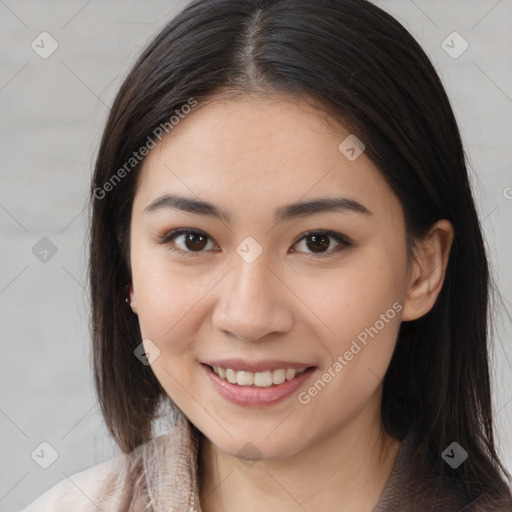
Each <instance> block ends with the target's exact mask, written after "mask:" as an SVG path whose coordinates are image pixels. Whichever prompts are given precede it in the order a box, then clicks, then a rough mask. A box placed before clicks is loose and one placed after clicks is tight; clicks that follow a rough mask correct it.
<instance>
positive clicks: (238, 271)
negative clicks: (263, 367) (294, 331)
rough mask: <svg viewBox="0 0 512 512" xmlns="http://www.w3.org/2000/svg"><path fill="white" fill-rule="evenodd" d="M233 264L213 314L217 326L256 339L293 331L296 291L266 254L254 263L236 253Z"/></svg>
mask: <svg viewBox="0 0 512 512" xmlns="http://www.w3.org/2000/svg"><path fill="white" fill-rule="evenodd" d="M233 267H234V268H232V270H231V271H230V272H229V274H228V276H226V279H224V280H223V283H222V288H221V291H220V293H221V297H220V299H219V301H218V302H217V304H216V307H215V310H214V312H213V316H212V322H213V325H214V327H215V328H217V329H218V330H220V331H223V332H224V333H227V334H229V335H231V336H232V337H235V338H238V339H240V340H243V341H252V342H259V341H264V339H265V336H267V335H268V334H271V333H274V334H275V333H285V332H287V331H289V330H290V329H291V328H292V325H293V312H292V309H291V301H292V297H291V296H292V294H291V292H290V291H289V290H288V289H287V287H286V286H285V285H284V284H283V283H282V281H281V280H280V279H279V278H278V277H277V275H276V272H275V271H273V270H272V269H271V268H270V267H269V266H268V262H267V260H266V259H265V258H264V257H263V255H262V256H260V257H259V258H258V259H256V261H254V262H252V263H247V262H246V261H244V260H243V259H242V258H239V257H238V256H235V258H234V265H233Z"/></svg>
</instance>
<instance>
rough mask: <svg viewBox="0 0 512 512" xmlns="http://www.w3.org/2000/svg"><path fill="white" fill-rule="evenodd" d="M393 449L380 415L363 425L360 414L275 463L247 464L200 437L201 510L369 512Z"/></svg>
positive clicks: (395, 446) (394, 452)
mask: <svg viewBox="0 0 512 512" xmlns="http://www.w3.org/2000/svg"><path fill="white" fill-rule="evenodd" d="M399 448H400V442H399V441H398V440H396V439H394V438H392V437H390V436H389V435H388V434H387V433H386V432H385V431H384V428H383V426H382V423H381V420H380V415H378V418H377V419H375V421H372V422H368V418H365V417H364V415H363V414H361V415H360V416H359V417H358V418H355V419H354V420H352V421H351V422H350V424H348V425H346V426H344V427H343V428H342V429H340V430H339V431H337V432H335V433H334V434H333V435H331V436H329V437H326V438H324V439H322V440H320V441H319V442H316V443H314V444H311V445H310V446H309V447H308V448H307V449H305V450H303V451H301V452H300V453H297V454H294V455H293V456H290V457H285V458H281V459H278V460H275V459H274V460H265V459H262V460H258V461H255V462H251V463H248V461H243V460H240V459H239V458H237V457H235V456H233V455H231V454H228V453H226V452H223V451H222V450H220V449H219V448H218V447H217V446H215V445H214V444H213V443H212V442H211V441H210V440H209V439H208V438H206V437H203V438H202V439H201V443H200V447H199V471H198V475H199V496H200V502H201V508H202V510H203V512H220V511H229V510H244V511H247V512H261V510H266V511H273V510H276V511H277V510H279V512H288V511H290V512H291V511H294V512H296V511H297V510H301V509H302V510H339V511H343V512H355V511H357V512H371V510H372V509H373V508H374V506H375V505H376V503H377V502H378V500H379V498H380V496H381V494H382V492H383V490H384V488H385V486H386V483H387V481H388V479H389V476H390V474H391V471H392V468H393V464H394V462H395V459H396V455H397V453H398V450H399ZM262 507H265V508H262Z"/></svg>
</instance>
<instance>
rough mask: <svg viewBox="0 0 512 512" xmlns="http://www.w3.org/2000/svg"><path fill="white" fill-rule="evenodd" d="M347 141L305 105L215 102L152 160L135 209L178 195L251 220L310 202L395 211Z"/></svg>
mask: <svg viewBox="0 0 512 512" xmlns="http://www.w3.org/2000/svg"><path fill="white" fill-rule="evenodd" d="M349 135H350V132H349V131H347V130H346V129H345V128H344V127H343V126H342V125H339V124H335V123H334V122H333V121H331V120H327V119H326V117H325V114H323V113H321V112H320V111H318V110H317V109H315V108H314V107H312V106H311V105H310V104H309V103H307V102H305V101H303V100H296V99H293V98H286V97H282V96H277V97H266V98H261V97H257V98H255V97H250V96H248V97H241V98H237V99H222V98H221V99H216V100H213V101H209V102H207V103H204V104H201V105H199V106H198V107H196V108H195V109H194V110H193V111H192V112H191V113H190V114H188V115H187V116H186V117H184V118H183V119H181V120H180V122H179V124H178V125H176V126H175V127H174V128H173V130H172V131H171V132H170V133H169V134H168V135H167V136H166V137H164V139H163V140H162V141H161V142H159V143H158V144H157V145H156V147H155V148H154V149H152V150H151V151H150V152H149V154H148V156H147V157H146V159H145V161H144V165H143V167H142V170H141V175H140V177H139V183H138V190H137V195H136V202H138V203H140V204H139V206H140V207H141V208H144V207H145V206H147V204H148V203H149V202H151V201H152V200H154V199H155V198H156V197H157V196H158V195H161V194H163V193H166V192H180V193H183V194H187V195H195V196H199V197H201V199H207V200H211V201H212V202H213V203H216V204H218V202H219V201H221V202H222V203H223V204H228V205H230V206H231V207H232V208H233V210H237V212H235V213H240V212H243V213H244V214H249V213H250V212H257V211H260V212H261V210H265V209H267V210H268V211H270V210H271V209H272V210H274V209H275V207H277V206H279V205H280V204H283V203H290V202H296V201H298V200H299V199H301V198H307V197H308V196H311V197H320V196H340V195H342V196H343V197H347V198H349V199H354V200H356V201H358V202H363V204H364V203H366V206H368V204H371V205H372V209H377V210H379V209H389V208H396V207H397V205H398V202H397V199H396V197H394V194H393V192H392V191H391V189H390V187H389V186H388V184H387V182H386V181H385V180H384V178H383V177H382V175H381V173H380V172H379V171H378V170H377V168H376V167H375V166H374V165H373V164H372V162H371V161H370V160H369V159H368V158H367V157H366V155H365V154H364V152H363V153H362V154H361V155H360V156H359V157H358V158H356V159H355V160H352V161H351V160H349V159H348V158H347V157H346V156H345V155H344V153H343V152H342V151H340V149H339V145H340V143H341V142H342V141H344V140H345V139H346V137H347V136H349ZM363 142H364V141H363ZM142 203H144V204H142ZM228 209H229V208H228Z"/></svg>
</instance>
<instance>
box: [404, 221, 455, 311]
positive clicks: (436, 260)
mask: <svg viewBox="0 0 512 512" xmlns="http://www.w3.org/2000/svg"><path fill="white" fill-rule="evenodd" d="M453 237H454V231H453V227H452V224H451V223H450V221H448V220H446V219H442V220H439V221H438V222H436V223H435V224H434V226H433V227H432V228H431V229H430V230H429V232H428V233H427V235H426V236H425V237H424V238H423V239H422V240H420V241H419V242H417V248H416V251H415V257H414V259H413V262H412V268H411V272H410V276H409V282H408V289H407V294H406V299H405V304H404V312H403V315H402V320H403V321H408V320H416V319H417V318H420V317H422V316H423V315H425V314H427V313H428V312H429V311H430V310H431V309H432V307H433V306H434V304H435V302H436V300H437V297H438V295H439V293H440V291H441V288H442V286H443V283H444V279H445V275H446V268H447V266H448V259H449V256H450V250H451V247H452V243H453Z"/></svg>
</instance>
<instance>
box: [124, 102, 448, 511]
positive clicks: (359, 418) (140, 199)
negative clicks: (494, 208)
mask: <svg viewBox="0 0 512 512" xmlns="http://www.w3.org/2000/svg"><path fill="white" fill-rule="evenodd" d="M335 128H336V129H335ZM348 134H349V132H348V131H347V130H345V129H344V128H343V126H336V127H335V126H333V123H332V122H331V123H328V122H327V121H326V119H325V117H324V116H323V115H321V114H320V113H319V112H318V110H315V109H314V108H313V107H312V106H311V105H310V104H308V103H306V102H305V101H304V100H296V99H293V98H289V97H282V96H277V95H276V96H266V97H263V98H262V97H258V98H256V97H251V96H244V97H237V98H224V99H223V98H222V97H220V98H217V99H215V100H212V101H210V102H208V103H205V104H202V105H201V106H198V107H197V108H196V109H194V111H193V112H192V113H191V114H189V115H188V116H187V117H186V118H185V119H184V120H182V121H181V122H180V124H179V125H177V126H176V127H175V128H174V129H173V131H172V132H171V133H170V134H169V135H168V136H167V137H166V138H165V139H164V140H163V141H162V142H161V143H159V144H157V146H156V147H155V148H154V149H153V150H151V151H150V153H149V155H148V157H147V158H146V160H145V163H144V165H143V168H142V171H141V174H140V176H139V181H138V184H137V191H136V195H135V199H134V203H133V209H132V220H131V230H130V238H131V244H130V258H131V270H132V276H133V281H132V287H131V290H130V298H131V307H132V309H133V311H134V313H135V314H137V315H138V318H139V323H140V328H141V334H142V338H143V339H150V340H151V341H152V342H153V343H154V344H155V345H157V347H158V348H159V350H160V355H159V356H158V357H157V358H156V359H155V360H154V362H153V363H152V365H151V368H152V370H153V371H154V373H155V375H156V377H157V378H158V380H159V381H160V382H161V384H162V386H163V387H164V389H165V390H166V392H167V393H168V395H169V396H170V397H171V398H172V399H173V401H174V402H175V403H176V404H177V406H178V407H179V408H180V409H181V410H182V411H183V412H184V414H185V415H186V416H187V417H188V418H189V419H190V421H191V422H192V423H193V424H194V425H195V426H196V427H197V428H198V429H199V430H200V431H201V432H202V433H204V435H205V439H204V440H203V441H202V443H201V446H200V454H199V475H200V477H199V484H200V499H201V506H202V508H203V510H204V511H205V512H217V511H228V510H245V511H249V512H251V511H257V512H260V511H261V510H279V511H281V512H286V511H292V510H293V511H296V510H298V509H301V508H300V507H303V509H305V510H344V511H346V512H349V511H356V510H357V511H358V512H361V511H371V510H372V508H373V507H374V506H375V504H376V503H377V501H378V499H379V497H380V495H381V494H382V491H383V489H384V487H385V485H386V482H387V480H388V478H389V475H390V473H391V470H392V467H393V464H394V461H395V459H396V455H397V452H398V449H399V447H400V442H399V441H398V440H396V439H393V438H391V437H390V436H389V435H387V433H386V432H385V431H384V429H383V426H382V422H381V418H380V404H381V396H382V378H383V376H384V374H385V372H386V369H387V367H388V365H389V362H390V359H391V356H392V353H393V349H394V347H395V343H396V338H397V334H398V329H399V326H400V323H401V322H402V321H408V320H413V319H415V318H419V317H420V316H422V315H424V314H425V313H427V312H428V311H429V310H430V309H431V307H432V306H433V304H434V302H435V300H436V298H437V296H438V294H439V292H440V289H441V286H442V283H443V280H444V276H445V271H446V265H447V261H448V255H449V250H450V247H451V243H452V240H453V229H452V227H451V225H450V223H449V222H448V221H446V220H441V221H439V222H438V223H436V224H435V225H434V226H433V227H432V229H431V231H430V233H429V234H428V236H426V237H425V239H424V240H420V241H418V248H417V251H416V253H415V258H413V259H411V260H408V256H407V251H406V245H405V225H404V217H403V211H402V208H401V205H400V202H399V200H398V198H397V197H396V196H395V195H394V193H393V192H392V190H391V189H390V187H389V186H388V185H387V183H386V182H385V180H384V178H383V177H382V175H381V174H380V172H379V171H378V170H377V169H376V167H375V166H374V165H373V164H372V163H371V161H370V160H369V159H368V158H367V157H366V155H365V154H364V153H363V154H362V155H361V156H359V157H358V158H357V159H356V160H354V161H349V160H348V159H347V158H346V157H345V156H344V155H343V154H342V153H341V152H340V151H339V149H338V145H339V144H340V142H341V141H342V140H343V139H344V138H345V137H346V136H347V135H348ZM164 193H169V194H171V193H172V194H181V195H185V196H187V197H193V198H196V199H197V198H200V199H202V200H207V201H209V202H211V203H213V204H214V205H216V206H218V207H220V208H222V209H223V210H226V211H227V212H228V213H229V214H230V215H231V217H232V218H231V222H230V223H229V224H228V223H227V222H224V221H222V220H219V219H215V218H213V217H208V216H204V215H199V214H194V213H189V212H183V211H179V210H177V209H171V208H162V209H159V210H156V211H153V212H151V213H148V212H145V211H144V210H145V208H146V207H147V206H148V205H149V204H150V203H151V202H152V201H154V200H155V199H157V198H158V197H160V196H162V195H163V194H164ZM334 196H342V197H346V198H350V199H352V200H355V201H357V202H359V203H360V204H362V205H364V206H365V207H366V208H367V209H368V210H370V211H371V215H364V214H361V213H357V212H340V211H338V212H336V211H334V212H324V213H317V214H310V215H307V216H305V217H298V218H294V219H291V220H287V221H281V222H278V223H277V224H276V222H275V221H274V220H273V212H274V210H275V209H276V208H278V207H280V206H283V205H285V204H288V203H293V202H297V201H304V200H310V199H313V198H322V197H334ZM178 228H190V229H195V230H199V231H201V232H203V233H205V234H206V235H207V237H208V238H207V240H206V241H205V242H204V243H203V244H202V245H201V247H200V248H199V249H196V248H197V245H196V246H194V245H193V244H187V243H186V239H185V236H183V235H181V236H178V237H177V238H176V239H174V241H173V242H168V243H167V244H165V243H161V242H159V237H160V238H161V237H163V236H164V235H165V234H166V233H168V232H170V231H172V230H174V229H178ZM312 230H330V231H333V232H335V233H339V234H341V235H344V236H345V237H348V239H349V240H350V241H351V242H352V244H353V245H351V246H343V245H342V244H340V243H339V242H337V241H336V240H335V239H332V238H331V239H329V240H330V245H329V246H328V247H324V249H323V250H322V247H318V246H315V245H314V244H313V246H312V244H311V239H310V238H303V234H304V233H306V232H307V231H312ZM248 236H251V237H253V238H254V239H255V240H256V241H257V242H258V244H259V245H260V246H261V248H262V249H263V252H262V253H261V255H260V256H259V257H258V258H257V259H256V260H255V261H254V262H252V263H248V262H246V261H245V260H244V259H242V258H241V257H240V256H239V254H238V253H237V252H236V248H237V247H238V246H239V244H240V243H241V242H242V241H243V240H244V239H245V238H246V237H248ZM308 241H309V244H308ZM171 247H175V248H177V249H181V250H183V251H188V254H189V255H190V256H187V255H186V254H180V253H177V252H173V251H172V250H171ZM336 247H341V250H339V251H336V250H335V249H336ZM194 251H195V252H194ZM198 251H199V252H198ZM322 255H323V257H322ZM396 302H397V303H399V304H400V305H401V306H402V308H401V311H400V312H398V313H397V314H396V315H395V316H394V318H393V319H390V320H389V321H388V322H386V323H385V326H384V328H382V329H380V330H379V332H378V334H377V335H376V336H375V337H374V338H370V340H369V342H368V344H367V345H366V346H364V348H363V349H362V350H361V351H360V352H359V353H358V354H357V355H356V356H354V358H353V359H352V360H351V361H350V362H349V363H348V364H347V366H345V367H344V368H343V370H342V371H341V372H339V373H337V374H336V377H335V378H333V379H332V380H331V381H330V382H329V383H328V384H327V385H326V386H325V387H324V388H323V389H322V390H321V392H319V393H318V394H317V395H316V396H314V397H312V398H311V400H310V401H309V403H307V404H301V403H299V401H298V399H297V395H298V392H300V391H305V390H306V391H307V389H308V388H309V387H310V386H311V385H312V384H313V383H314V381H315V380H316V379H317V378H319V377H321V375H322V374H323V373H324V372H326V371H328V368H329V367H332V365H333V362H334V361H335V360H336V358H337V356H338V355H343V354H344V353H345V352H346V351H347V350H348V349H349V348H350V346H351V343H352V341H353V340H354V339H356V337H357V335H358V334H359V333H361V332H362V331H364V329H365V328H367V327H370V326H374V324H375V322H376V321H377V320H379V318H380V315H381V314H384V313H385V312H386V311H387V310H389V308H391V307H392V305H393V304H394V303H396ZM413 342H414V340H411V343H413ZM224 357H226V358H227V357H240V358H242V359H248V360H251V361H255V360H261V359H284V360H291V361H298V362H304V363H309V364H310V365H315V366H317V369H316V371H315V374H314V376H312V377H311V378H310V379H309V380H308V381H307V382H306V383H304V384H303V385H302V387H301V388H300V389H299V391H298V392H296V393H293V394H292V395H291V396H289V397H288V398H286V399H285V400H283V401H281V402H279V403H277V404H274V405H267V406H258V407H255V406H251V407H247V406H240V405H235V404H232V403H230V402H228V401H226V400H225V399H224V398H223V397H221V396H220V395H219V394H218V393H217V391H216V390H215V389H214V388H213V387H212V385H211V384H210V382H209V379H208V378H207V376H206V375H205V374H204V372H203V370H202V368H201V366H200V362H201V361H208V360H211V359H213V358H224ZM248 442H251V443H252V444H253V445H254V446H256V448H257V450H258V451H259V454H260V456H259V457H260V458H259V460H258V461H257V462H256V463H255V464H250V463H248V462H247V461H245V460H243V459H242V458H240V457H239V456H237V452H238V451H239V450H240V449H241V448H242V447H244V446H245V445H246V443H248ZM340 504H343V508H341V506H340ZM262 507H266V508H262Z"/></svg>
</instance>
